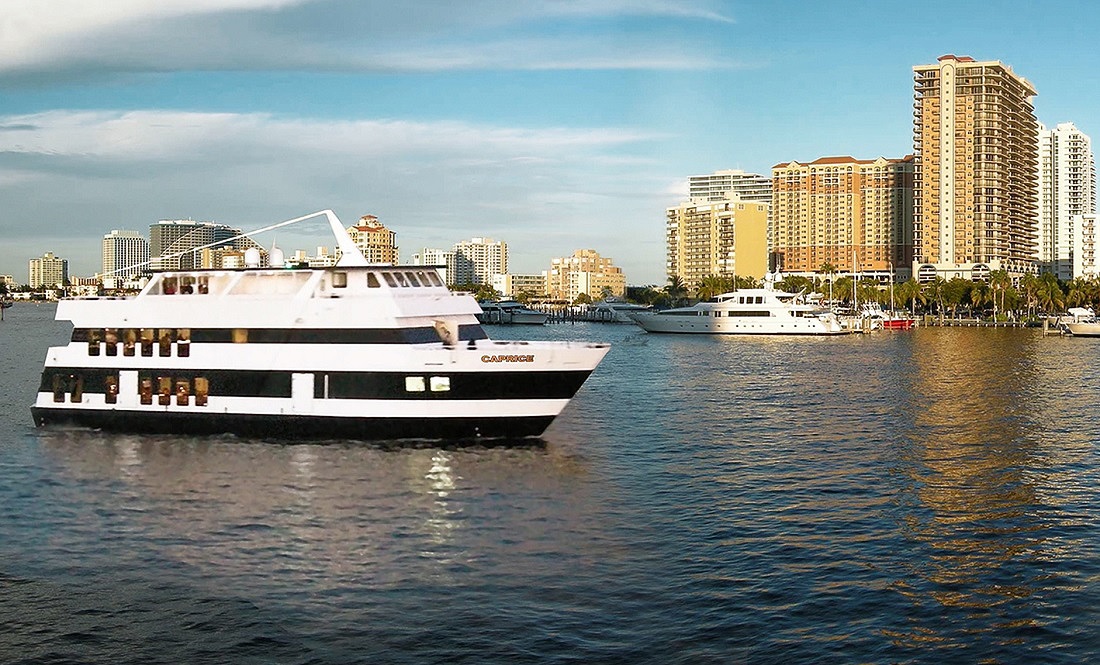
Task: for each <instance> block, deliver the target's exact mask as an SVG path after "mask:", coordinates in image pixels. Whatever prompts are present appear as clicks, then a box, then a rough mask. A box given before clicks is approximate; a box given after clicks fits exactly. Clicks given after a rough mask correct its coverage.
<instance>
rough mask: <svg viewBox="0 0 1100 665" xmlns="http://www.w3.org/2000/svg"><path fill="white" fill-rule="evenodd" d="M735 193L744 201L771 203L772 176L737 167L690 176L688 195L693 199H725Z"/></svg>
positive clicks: (730, 197) (732, 196)
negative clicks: (749, 171)
mask: <svg viewBox="0 0 1100 665" xmlns="http://www.w3.org/2000/svg"><path fill="white" fill-rule="evenodd" d="M735 195H736V196H737V197H738V198H740V199H741V200H742V201H763V202H765V203H770V202H771V200H772V181H771V178H769V177H767V176H763V175H760V174H759V173H746V172H745V171H741V170H737V169H728V170H725V171H715V172H714V173H711V174H710V175H693V176H688V196H689V197H690V198H691V200H692V201H725V200H727V199H732V198H734V196H735Z"/></svg>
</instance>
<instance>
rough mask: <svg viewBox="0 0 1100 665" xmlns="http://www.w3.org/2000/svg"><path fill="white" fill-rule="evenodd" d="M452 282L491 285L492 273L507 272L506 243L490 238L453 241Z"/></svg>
mask: <svg viewBox="0 0 1100 665" xmlns="http://www.w3.org/2000/svg"><path fill="white" fill-rule="evenodd" d="M454 253H455V270H454V276H453V279H452V281H451V283H452V284H488V285H492V283H493V276H494V275H504V274H506V273H507V272H508V244H507V243H505V242H502V241H499V240H497V241H494V240H493V239H492V238H471V239H470V240H463V241H461V242H457V243H455V246H454Z"/></svg>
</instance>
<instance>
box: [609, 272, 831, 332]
mask: <svg viewBox="0 0 1100 665" xmlns="http://www.w3.org/2000/svg"><path fill="white" fill-rule="evenodd" d="M775 281H777V280H776V279H775V278H774V277H773V276H771V275H769V279H768V280H767V281H766V282H765V285H764V288H762V289H740V290H738V291H731V292H730V293H723V294H722V295H720V296H717V297H715V298H711V299H710V300H707V301H705V302H701V303H697V304H695V305H693V306H691V307H678V308H675V309H666V310H662V311H654V312H630V314H629V316H630V317H631V318H632V319H634V322H635V323H637V324H638V325H639V326H641V327H642V328H644V329H645V330H646V331H647V332H660V333H701V334H708V335H842V334H845V333H848V332H851V330H849V329H848V328H846V327H844V326H842V325H841V323H840V320H839V319H838V318H837V316H836V314H834V313H833V312H832V311H829V310H827V309H824V308H822V307H820V306H819V305H818V304H817V303H814V302H811V301H810V300H808V299H807V298H805V297H804V296H802V295H801V294H797V293H786V292H784V291H777V290H775V288H774V282H775Z"/></svg>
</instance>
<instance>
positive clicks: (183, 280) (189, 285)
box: [180, 275, 195, 296]
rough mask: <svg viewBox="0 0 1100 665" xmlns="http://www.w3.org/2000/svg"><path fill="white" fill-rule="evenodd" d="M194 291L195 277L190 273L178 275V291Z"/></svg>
mask: <svg viewBox="0 0 1100 665" xmlns="http://www.w3.org/2000/svg"><path fill="white" fill-rule="evenodd" d="M194 292H195V278H194V277H192V276H191V275H184V276H183V277H180V293H182V294H184V295H187V296H189V295H191V294H192V293H194Z"/></svg>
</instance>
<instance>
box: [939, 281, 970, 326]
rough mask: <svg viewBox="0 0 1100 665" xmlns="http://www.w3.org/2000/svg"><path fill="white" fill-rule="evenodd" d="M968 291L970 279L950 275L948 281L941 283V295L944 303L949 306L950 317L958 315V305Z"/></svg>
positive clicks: (961, 302)
mask: <svg viewBox="0 0 1100 665" xmlns="http://www.w3.org/2000/svg"><path fill="white" fill-rule="evenodd" d="M969 293H970V281H969V280H965V279H963V278H961V277H952V278H951V280H950V281H948V282H946V283H945V284H944V285H943V292H942V294H941V297H942V298H943V301H944V303H946V305H947V306H948V307H950V308H951V317H952V318H954V317H956V316H957V315H958V313H959V306H960V305H962V304H963V302H964V301H965V300H966V296H967V295H968V294H969Z"/></svg>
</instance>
